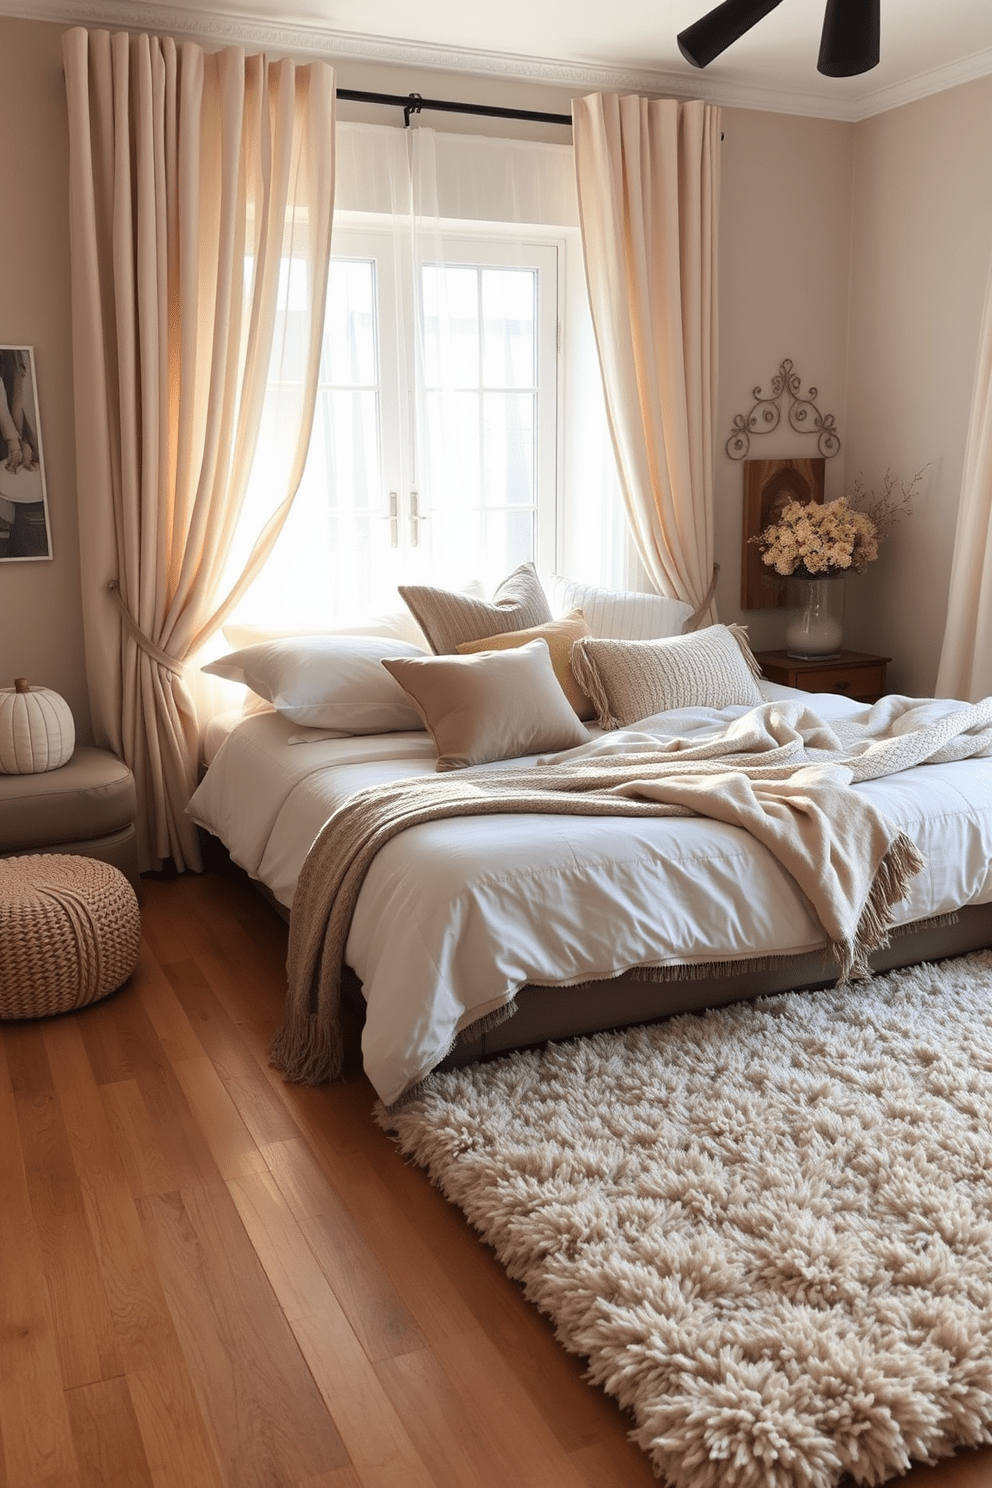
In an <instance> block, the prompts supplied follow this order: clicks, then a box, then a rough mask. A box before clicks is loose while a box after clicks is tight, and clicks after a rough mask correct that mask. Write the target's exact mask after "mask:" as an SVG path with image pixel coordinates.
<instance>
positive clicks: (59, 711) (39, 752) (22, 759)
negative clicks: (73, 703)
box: [0, 677, 76, 775]
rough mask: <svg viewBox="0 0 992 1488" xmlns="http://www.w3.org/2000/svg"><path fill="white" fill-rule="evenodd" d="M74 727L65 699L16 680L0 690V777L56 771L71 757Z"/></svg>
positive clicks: (74, 741) (74, 733) (21, 680)
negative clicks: (11, 684)
mask: <svg viewBox="0 0 992 1488" xmlns="http://www.w3.org/2000/svg"><path fill="white" fill-rule="evenodd" d="M75 746H76V725H75V724H74V722H73V719H72V712H71V710H70V708H69V704H68V703H67V702H66V700H65V698H63V697H60V696H59V694H58V693H57V692H52V690H51V688H48V687H31V686H30V685H29V683H28V679H27V677H18V678H17V679H16V681H15V682H14V685H13V687H0V775H36V774H38V773H39V772H40V771H42V770H57V769H58V767H59V765H64V764H65V763H66V761H67V760H69V759H70V758H71V756H72V751H73V749H74V748H75Z"/></svg>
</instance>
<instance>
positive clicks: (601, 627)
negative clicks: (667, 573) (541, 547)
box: [551, 574, 692, 641]
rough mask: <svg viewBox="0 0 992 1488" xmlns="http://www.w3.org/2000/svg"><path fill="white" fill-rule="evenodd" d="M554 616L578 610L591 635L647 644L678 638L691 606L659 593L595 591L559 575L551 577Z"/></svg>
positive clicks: (690, 611) (596, 589) (622, 590)
mask: <svg viewBox="0 0 992 1488" xmlns="http://www.w3.org/2000/svg"><path fill="white" fill-rule="evenodd" d="M551 603H552V606H553V608H554V611H555V614H557V615H564V614H566V613H567V612H568V611H569V610H581V611H582V613H583V615H584V616H585V621H586V624H587V625H588V627H589V634H590V635H592V636H605V637H608V638H609V639H611V640H614V641H651V640H656V639H657V638H658V637H660V636H675V635H680V634H681V631H682V626H683V625H684V624H685V622H686V620H688V618H689V616H690V615H691V614H692V605H688V604H685V603H683V601H682V600H681V599H667V598H666V597H665V596H664V595H663V594H638V593H636V592H635V591H633V590H630V589H598V588H595V587H593V586H592V585H591V584H577V583H576V582H575V581H574V579H566V578H565V577H564V575H562V574H552V576H551Z"/></svg>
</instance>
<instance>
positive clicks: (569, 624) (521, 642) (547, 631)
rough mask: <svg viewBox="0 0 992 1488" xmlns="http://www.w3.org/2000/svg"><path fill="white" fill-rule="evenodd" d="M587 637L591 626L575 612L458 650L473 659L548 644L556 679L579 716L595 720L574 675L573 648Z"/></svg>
mask: <svg viewBox="0 0 992 1488" xmlns="http://www.w3.org/2000/svg"><path fill="white" fill-rule="evenodd" d="M588 634H589V627H588V626H587V625H586V622H585V620H584V618H583V615H582V611H581V610H573V611H572V613H571V614H570V615H566V616H564V618H563V619H561V620H549V621H548V623H547V625H531V626H528V628H527V629H526V630H510V631H507V633H506V634H505V635H494V636H483V638H482V640H481V641H463V642H462V643H461V645H460V646H457V647H456V648H455V649H456V650H457V652H458V654H459V655H460V656H472V655H475V653H476V652H477V651H509V650H512V649H513V648H514V647H516V646H526V645H527V643H528V641H538V640H540V641H547V643H548V650H549V651H550V653H551V665H552V666H553V667H554V672H555V676H556V677H557V678H558V682H559V684H560V686H561V690H562V692H563V693H564V694H565V696H566V697H567V698H568V701H569V702H570V703H571V705H572V707H573V708H574V709H575V712H576V715H577V716H578V717H579V718H594V717H595V716H596V709H595V708H594V707H593V705H592V703H591V701H590V700H589V698H587V697H586V695H585V693H584V692H583V691H582V688H581V687H580V686H579V684H578V683H577V682H576V680H575V677H574V675H573V673H572V647H573V645H574V644H575V642H576V641H577V640H578V639H579V637H580V636H584V635H588Z"/></svg>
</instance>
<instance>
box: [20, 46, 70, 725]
mask: <svg viewBox="0 0 992 1488" xmlns="http://www.w3.org/2000/svg"><path fill="white" fill-rule="evenodd" d="M61 35H62V28H61V27H58V26H52V25H47V24H45V23H44V22H34V21H15V20H9V19H4V20H2V21H0V98H2V99H3V106H2V120H0V129H2V132H3V142H4V148H3V150H2V151H0V201H2V202H3V238H2V244H3V246H2V249H0V263H2V272H0V342H3V343H4V344H5V345H17V346H33V347H34V355H35V372H36V375H37V379H38V405H39V418H40V424H41V435H42V440H43V444H44V456H45V475H46V480H47V489H48V505H49V517H50V522H51V533H52V551H53V554H54V556H53V558H52V559H51V560H39V561H37V562H7V563H0V620H2V624H0V687H10V686H11V685H12V684H13V680H14V678H15V676H17V677H20V676H26V677H28V678H29V679H30V680H31V681H32V682H35V683H38V684H39V685H42V686H46V687H52V688H54V689H55V691H56V692H59V693H61V694H62V696H63V697H64V698H65V699H66V701H67V702H68V704H69V706H70V707H71V709H72V712H73V717H74V719H75V722H76V731H77V734H78V735H79V737H80V738H81V739H82V740H83V741H84V742H85V741H87V740H89V738H90V723H89V704H88V702H87V697H86V686H85V679H84V676H83V643H82V615H81V608H80V599H79V556H78V536H77V526H76V495H75V490H76V474H75V470H76V466H75V454H74V450H75V437H74V432H73V427H72V338H71V326H70V309H69V217H68V205H67V192H68V177H69V149H68V142H67V139H66V127H65V89H64V86H63V82H62V53H61Z"/></svg>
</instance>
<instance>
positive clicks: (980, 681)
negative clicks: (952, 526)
mask: <svg viewBox="0 0 992 1488" xmlns="http://www.w3.org/2000/svg"><path fill="white" fill-rule="evenodd" d="M990 694H992V274H990V277H989V286H988V290H987V291H986V296H985V313H984V315H983V317H982V330H981V338H980V342H979V348H978V365H977V368H976V371H975V388H974V392H973V394H972V403H971V422H970V425H969V429H968V442H967V445H966V446H965V458H964V471H963V474H962V480H961V502H960V506H959V508H958V521H957V530H956V532H955V535H954V557H953V560H952V562H951V581H950V589H949V592H948V599H947V621H946V625H945V629H944V644H943V648H942V650H941V654H940V667H939V669H938V672H937V696H938V697H954V698H963V699H965V700H966V701H968V702H977V701H978V700H979V699H980V698H984V697H988V696H989V695H990Z"/></svg>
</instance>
